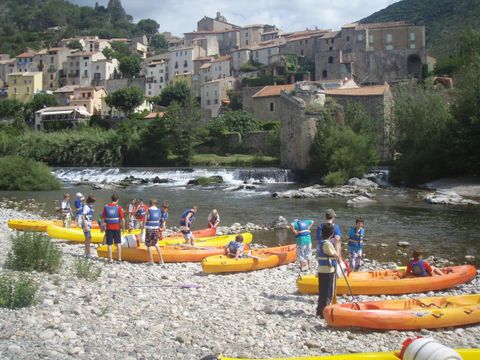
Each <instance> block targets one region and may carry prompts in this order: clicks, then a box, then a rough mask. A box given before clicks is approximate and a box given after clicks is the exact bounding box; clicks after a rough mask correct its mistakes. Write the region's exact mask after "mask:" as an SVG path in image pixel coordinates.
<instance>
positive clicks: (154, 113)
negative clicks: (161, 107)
mask: <svg viewBox="0 0 480 360" xmlns="http://www.w3.org/2000/svg"><path fill="white" fill-rule="evenodd" d="M164 115H165V113H164V112H163V111H154V112H151V113H150V114H148V115H145V116H144V117H143V118H144V119H156V118H157V116H158V117H163V116H164Z"/></svg>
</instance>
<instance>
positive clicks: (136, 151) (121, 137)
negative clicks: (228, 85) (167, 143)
mask: <svg viewBox="0 0 480 360" xmlns="http://www.w3.org/2000/svg"><path fill="white" fill-rule="evenodd" d="M146 126H147V122H146V121H145V120H143V119H141V118H140V116H139V115H138V114H130V116H129V118H128V119H127V120H126V121H122V122H121V123H120V125H119V126H118V128H117V131H116V134H115V138H116V139H117V142H118V147H119V152H120V157H119V160H120V159H122V160H123V165H138V164H139V163H142V161H141V160H143V155H142V151H143V150H142V149H144V148H143V147H144V146H145V151H147V149H148V147H149V146H150V145H149V143H148V142H145V141H144V140H143V139H142V136H143V134H144V129H145V127H146ZM155 150H158V149H155ZM150 156H152V155H150Z"/></svg>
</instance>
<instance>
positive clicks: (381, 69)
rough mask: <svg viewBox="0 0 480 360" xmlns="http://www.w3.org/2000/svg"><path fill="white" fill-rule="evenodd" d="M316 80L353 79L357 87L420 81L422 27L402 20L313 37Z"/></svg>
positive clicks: (423, 56) (423, 57) (423, 52)
mask: <svg viewBox="0 0 480 360" xmlns="http://www.w3.org/2000/svg"><path fill="white" fill-rule="evenodd" d="M315 51H316V52H315V70H316V71H315V72H316V74H315V79H316V80H320V79H341V78H345V77H353V78H354V79H355V81H356V82H357V83H359V84H383V83H384V82H392V81H397V80H401V79H405V78H417V79H421V78H422V67H423V65H426V64H427V55H426V50H425V27H424V26H415V25H411V24H407V23H405V22H402V21H398V22H387V23H376V24H359V23H354V24H348V25H345V26H343V27H342V29H341V30H340V31H338V32H330V33H326V34H325V35H323V36H321V37H317V38H316V45H315Z"/></svg>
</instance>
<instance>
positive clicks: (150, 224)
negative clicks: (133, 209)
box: [145, 208, 161, 229]
mask: <svg viewBox="0 0 480 360" xmlns="http://www.w3.org/2000/svg"><path fill="white" fill-rule="evenodd" d="M160 218H161V210H160V209H152V208H150V209H149V210H148V216H147V222H146V224H145V226H146V227H147V228H148V229H158V228H159V227H160Z"/></svg>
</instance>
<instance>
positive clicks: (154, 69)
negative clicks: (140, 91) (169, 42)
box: [145, 59, 169, 97]
mask: <svg viewBox="0 0 480 360" xmlns="http://www.w3.org/2000/svg"><path fill="white" fill-rule="evenodd" d="M168 62H169V60H168V59H161V60H155V61H151V62H149V63H148V65H147V69H146V74H145V77H146V79H145V80H146V81H145V95H146V96H149V97H153V96H157V95H159V94H160V93H161V92H162V90H163V89H164V88H165V86H167V84H168V82H169V77H168Z"/></svg>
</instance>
